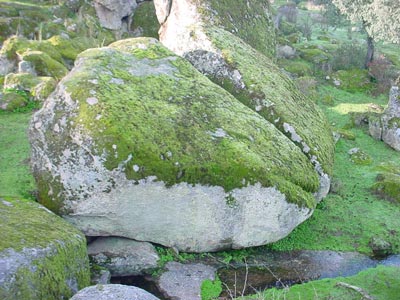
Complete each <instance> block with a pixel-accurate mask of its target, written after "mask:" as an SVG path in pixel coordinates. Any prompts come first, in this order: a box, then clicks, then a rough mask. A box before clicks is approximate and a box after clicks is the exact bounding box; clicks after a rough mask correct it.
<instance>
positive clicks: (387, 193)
mask: <svg viewBox="0 0 400 300" xmlns="http://www.w3.org/2000/svg"><path fill="white" fill-rule="evenodd" d="M380 171H381V172H380V173H379V174H378V176H377V177H376V182H375V183H374V184H373V186H372V190H373V191H374V192H375V193H376V194H378V195H379V196H381V197H382V198H384V199H386V200H389V201H392V202H395V203H400V168H399V167H396V166H390V165H389V166H382V167H381V168H380Z"/></svg>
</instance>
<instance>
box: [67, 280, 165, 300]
mask: <svg viewBox="0 0 400 300" xmlns="http://www.w3.org/2000/svg"><path fill="white" fill-rule="evenodd" d="M110 299H118V300H159V299H158V298H157V297H155V296H153V295H152V294H150V293H148V292H146V291H145V290H142V289H139V288H137V287H134V286H126V285H121V284H105V285H102V284H98V285H95V286H89V287H87V288H84V289H83V290H81V291H79V292H78V293H77V294H75V295H74V296H73V297H72V298H71V299H70V300H110Z"/></svg>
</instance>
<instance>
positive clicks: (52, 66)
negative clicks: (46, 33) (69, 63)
mask: <svg viewBox="0 0 400 300" xmlns="http://www.w3.org/2000/svg"><path fill="white" fill-rule="evenodd" d="M22 57H23V59H24V60H26V61H28V62H31V63H32V65H33V67H34V69H35V71H36V73H37V74H38V75H39V76H50V77H54V78H55V79H57V80H60V79H61V78H62V77H64V76H65V75H66V74H67V73H68V70H67V68H66V67H65V66H64V65H63V64H61V63H60V62H58V61H56V60H54V59H52V58H51V57H50V56H49V55H48V54H47V53H45V52H42V51H26V52H24V53H23V54H22Z"/></svg>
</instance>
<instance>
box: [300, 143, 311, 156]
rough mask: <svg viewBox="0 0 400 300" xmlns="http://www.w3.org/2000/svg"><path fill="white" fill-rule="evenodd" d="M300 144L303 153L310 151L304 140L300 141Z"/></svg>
mask: <svg viewBox="0 0 400 300" xmlns="http://www.w3.org/2000/svg"><path fill="white" fill-rule="evenodd" d="M301 145H302V146H303V152H304V153H308V152H310V150H311V148H310V147H309V146H308V145H307V144H306V143H305V142H301Z"/></svg>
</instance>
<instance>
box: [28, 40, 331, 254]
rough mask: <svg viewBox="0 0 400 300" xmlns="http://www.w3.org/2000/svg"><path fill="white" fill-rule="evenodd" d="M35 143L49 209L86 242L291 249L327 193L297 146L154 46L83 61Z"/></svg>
mask: <svg viewBox="0 0 400 300" xmlns="http://www.w3.org/2000/svg"><path fill="white" fill-rule="evenodd" d="M306 107H307V106H306ZM321 122H323V121H321ZM316 125H317V124H316ZM318 125H319V126H322V125H321V124H318ZM324 133H325V132H324ZM293 135H294V133H293ZM315 138H316V137H315ZM30 141H31V145H32V162H33V172H34V176H35V179H36V182H37V185H38V189H39V198H40V201H41V202H42V203H43V204H44V205H46V206H47V207H49V208H51V209H52V210H54V211H56V212H58V213H60V214H61V215H63V216H64V217H65V218H66V219H67V220H69V221H70V222H71V223H73V224H74V225H75V226H77V227H78V228H79V229H81V230H83V231H84V232H85V234H86V235H89V236H121V237H127V238H131V239H134V240H137V241H149V242H154V243H158V244H162V245H164V246H169V247H175V248H177V249H178V250H181V251H182V250H183V251H194V252H201V251H213V250H219V249H224V248H242V247H249V246H256V245H262V244H265V243H269V242H274V241H276V240H279V239H281V238H282V237H284V236H286V235H287V234H289V233H290V232H291V231H292V230H293V228H295V227H296V226H297V225H298V224H300V223H301V222H303V221H304V220H305V219H307V218H308V217H309V216H310V215H311V213H312V211H313V209H314V208H315V205H316V199H315V197H314V194H315V193H316V192H317V191H318V190H319V185H320V183H319V174H318V172H317V171H316V170H315V166H314V165H313V163H312V162H311V161H310V159H309V158H308V157H307V155H305V152H304V151H302V149H301V148H300V147H298V146H296V145H295V143H294V142H293V141H292V140H291V139H290V138H288V137H287V136H286V135H284V134H283V133H282V132H281V131H279V130H278V129H277V128H276V127H275V126H274V125H272V124H271V123H270V122H269V121H268V120H266V119H265V118H264V117H262V116H261V115H260V114H259V113H257V112H256V111H254V110H252V109H250V108H248V107H247V106H245V105H243V104H242V103H241V102H239V101H238V100H237V99H236V98H234V97H233V96H232V95H231V94H229V93H228V92H226V91H225V90H224V89H222V88H221V87H219V86H218V85H216V84H213V83H212V82H211V81H210V80H208V79H207V78H206V77H205V76H203V75H202V74H201V73H199V72H198V71H197V70H196V69H195V68H194V67H193V66H192V65H191V64H190V63H188V62H187V61H185V60H184V59H182V58H180V57H178V56H176V55H175V54H173V53H172V52H171V51H169V50H168V49H166V48H165V47H163V46H162V45H161V44H160V43H159V42H157V41H156V40H154V39H147V38H138V39H130V40H123V41H119V42H116V43H114V44H112V45H110V46H109V47H105V48H96V49H91V50H87V51H85V52H83V53H81V54H80V55H79V57H78V59H77V61H76V65H75V67H74V69H73V70H72V71H71V73H69V74H68V75H67V76H66V77H65V78H64V79H63V80H62V81H61V82H60V83H59V85H58V87H57V88H56V91H55V92H54V93H53V94H52V95H51V96H50V97H49V98H48V99H47V100H46V101H45V103H44V106H43V108H42V109H41V110H40V111H38V112H37V113H36V114H35V115H34V117H33V119H32V122H31V126H30ZM319 147H320V148H321V149H323V148H324V147H325V145H319Z"/></svg>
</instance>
